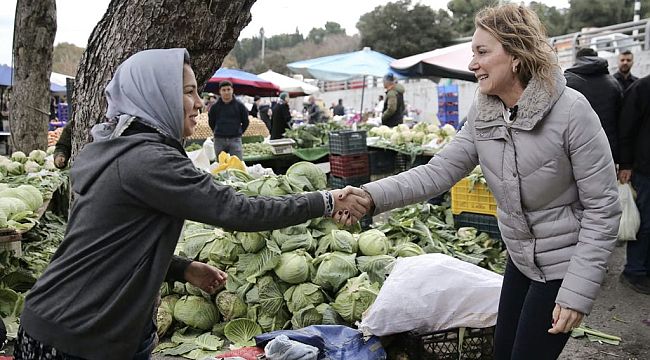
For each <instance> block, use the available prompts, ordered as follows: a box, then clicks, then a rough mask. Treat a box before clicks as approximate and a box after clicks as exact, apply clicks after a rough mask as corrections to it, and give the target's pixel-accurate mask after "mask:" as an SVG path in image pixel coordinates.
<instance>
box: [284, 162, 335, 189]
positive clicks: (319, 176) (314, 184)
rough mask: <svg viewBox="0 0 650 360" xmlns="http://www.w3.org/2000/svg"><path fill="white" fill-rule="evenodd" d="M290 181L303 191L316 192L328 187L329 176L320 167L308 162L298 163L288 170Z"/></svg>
mask: <svg viewBox="0 0 650 360" xmlns="http://www.w3.org/2000/svg"><path fill="white" fill-rule="evenodd" d="M287 178H289V181H291V183H292V184H293V185H295V186H296V187H298V188H299V189H300V190H301V191H316V190H322V189H325V188H326V187H327V176H326V175H325V173H324V172H323V171H322V170H321V169H320V168H318V166H316V165H314V164H312V163H310V162H307V161H300V162H297V163H295V164H293V165H291V167H290V168H289V169H288V170H287Z"/></svg>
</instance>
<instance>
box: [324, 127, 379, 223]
mask: <svg viewBox="0 0 650 360" xmlns="http://www.w3.org/2000/svg"><path fill="white" fill-rule="evenodd" d="M329 147H330V155H329V161H330V186H331V187H332V188H335V189H341V188H344V187H346V186H348V185H350V186H355V187H359V186H361V185H363V184H365V183H367V182H369V181H370V162H369V159H368V146H367V145H366V132H365V131H349V130H345V131H334V132H331V133H330V134H329ZM371 223H372V218H371V217H370V216H368V217H364V218H363V219H361V226H362V227H363V228H367V227H369V226H370V224H371Z"/></svg>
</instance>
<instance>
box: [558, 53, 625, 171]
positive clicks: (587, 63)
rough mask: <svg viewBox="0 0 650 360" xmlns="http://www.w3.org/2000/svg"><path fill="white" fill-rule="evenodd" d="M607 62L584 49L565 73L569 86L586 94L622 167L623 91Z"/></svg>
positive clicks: (614, 155) (577, 54)
mask: <svg viewBox="0 0 650 360" xmlns="http://www.w3.org/2000/svg"><path fill="white" fill-rule="evenodd" d="M608 67H609V65H608V63H607V60H605V59H603V58H601V57H598V53H596V50H594V49H591V48H582V49H580V50H578V52H577V53H576V62H575V64H573V66H572V67H570V68H568V69H567V70H566V71H565V72H564V76H565V77H566V85H567V86H568V87H570V88H572V89H575V90H577V91H579V92H580V93H582V95H584V96H585V97H586V98H587V101H589V104H590V105H591V107H592V108H593V109H594V111H595V112H596V114H597V115H598V118H600V124H601V125H602V127H603V130H605V135H607V140H609V147H610V149H611V150H612V156H613V157H614V162H615V163H618V134H617V133H618V131H617V126H618V125H617V124H618V115H619V112H620V109H621V103H622V101H623V91H622V90H621V87H620V85H619V84H618V82H617V81H616V79H615V78H614V77H613V76H612V75H610V74H609V69H608Z"/></svg>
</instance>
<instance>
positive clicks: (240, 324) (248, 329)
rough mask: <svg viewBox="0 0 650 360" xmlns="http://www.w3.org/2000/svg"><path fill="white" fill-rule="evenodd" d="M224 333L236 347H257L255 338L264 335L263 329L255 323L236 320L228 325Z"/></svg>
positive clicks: (247, 320)
mask: <svg viewBox="0 0 650 360" xmlns="http://www.w3.org/2000/svg"><path fill="white" fill-rule="evenodd" d="M223 332H224V334H225V335H226V338H228V340H230V341H231V342H232V343H233V344H234V345H235V347H242V346H255V340H254V338H255V336H257V335H260V334H262V328H261V327H260V326H259V325H258V324H257V323H255V321H252V320H249V319H235V320H232V321H230V322H228V324H226V327H225V328H224V329H223Z"/></svg>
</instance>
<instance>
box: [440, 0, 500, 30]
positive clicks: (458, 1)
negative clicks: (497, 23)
mask: <svg viewBox="0 0 650 360" xmlns="http://www.w3.org/2000/svg"><path fill="white" fill-rule="evenodd" d="M498 3H499V1H498V0H451V1H450V2H448V3H447V8H448V9H449V11H451V13H452V14H453V24H454V25H453V26H454V29H455V30H456V32H458V34H459V35H460V36H471V35H472V34H473V33H474V16H475V15H476V13H477V12H478V11H479V10H481V9H483V8H485V7H488V6H494V5H497V4H498Z"/></svg>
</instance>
